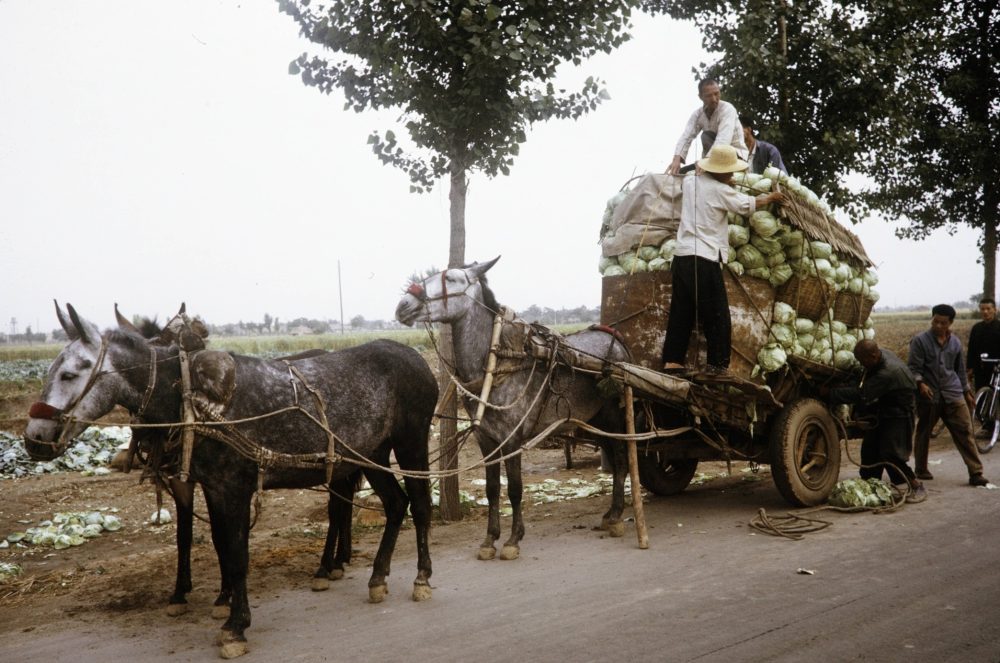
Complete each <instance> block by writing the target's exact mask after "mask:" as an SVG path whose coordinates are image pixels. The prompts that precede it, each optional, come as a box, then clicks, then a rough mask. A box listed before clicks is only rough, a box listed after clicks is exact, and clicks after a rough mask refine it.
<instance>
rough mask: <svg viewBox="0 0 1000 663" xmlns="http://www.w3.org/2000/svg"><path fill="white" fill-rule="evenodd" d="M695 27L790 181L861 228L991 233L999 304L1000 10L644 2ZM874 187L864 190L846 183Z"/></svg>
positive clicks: (989, 253)
mask: <svg viewBox="0 0 1000 663" xmlns="http://www.w3.org/2000/svg"><path fill="white" fill-rule="evenodd" d="M643 6H644V8H645V9H647V10H648V11H652V12H665V13H668V14H670V15H672V16H674V17H675V18H683V19H691V20H694V21H695V23H696V24H697V25H698V26H699V27H700V28H701V29H702V31H703V33H704V46H705V48H706V50H708V51H709V52H713V53H719V54H720V56H719V59H718V60H716V61H714V62H712V63H707V64H706V63H702V64H701V65H700V66H699V68H698V69H696V70H695V73H696V74H697V75H699V76H701V75H713V76H714V77H716V78H718V79H719V80H720V82H721V83H722V85H723V94H724V97H725V98H727V99H728V100H729V101H731V102H733V103H734V105H735V106H736V107H737V108H738V109H739V110H740V111H741V112H744V113H747V112H748V113H751V114H753V115H755V116H756V117H757V118H758V124H759V130H760V132H761V134H762V137H763V138H764V139H765V140H768V141H771V142H774V143H776V144H777V145H778V147H779V148H780V149H781V151H782V157H783V158H784V160H785V163H786V164H787V165H788V166H789V169H790V170H791V171H792V172H793V173H794V174H796V175H798V176H799V177H800V178H801V179H803V180H804V181H805V182H806V183H807V184H808V185H809V186H810V187H811V188H812V189H814V190H815V191H817V192H818V193H820V194H822V195H823V196H824V197H826V198H827V200H828V201H829V202H831V203H832V204H833V205H835V206H839V207H842V208H846V209H848V210H849V211H850V212H851V213H852V215H853V217H854V218H855V219H860V218H863V217H865V216H867V215H868V214H870V213H871V212H873V211H874V212H881V213H882V214H883V215H884V216H886V217H887V218H890V219H893V220H895V219H903V220H906V221H908V222H909V225H908V226H906V227H904V228H903V229H902V230H901V231H900V234H901V235H902V236H908V237H913V238H916V239H921V238H925V237H927V236H928V234H929V233H931V232H932V231H934V230H937V229H939V228H946V229H948V230H952V231H953V230H954V229H955V227H956V224H968V225H971V226H973V227H975V228H978V229H980V230H981V231H982V232H983V241H982V248H983V262H984V263H985V270H984V272H985V278H984V291H985V292H987V293H990V294H993V293H994V288H995V271H996V266H995V257H996V248H997V239H996V237H997V226H998V225H1000V210H998V208H1000V187H998V185H997V183H998V182H1000V162H998V161H997V159H996V154H997V153H998V151H1000V149H998V148H1000V6H998V5H997V3H996V2H995V0H994V1H990V0H962V1H959V0H909V1H906V2H902V1H898V0H888V1H883V0H842V1H839V2H829V1H826V0H801V1H800V0H795V1H793V0H770V1H768V0H746V1H742V2H736V1H735V0H647V1H646V2H644V3H643ZM851 173H860V174H863V175H866V176H868V177H867V180H868V182H869V184H868V185H866V186H865V187H864V188H863V189H862V190H855V189H852V188H850V187H849V186H848V185H847V183H846V181H845V177H846V176H847V175H849V174H851Z"/></svg>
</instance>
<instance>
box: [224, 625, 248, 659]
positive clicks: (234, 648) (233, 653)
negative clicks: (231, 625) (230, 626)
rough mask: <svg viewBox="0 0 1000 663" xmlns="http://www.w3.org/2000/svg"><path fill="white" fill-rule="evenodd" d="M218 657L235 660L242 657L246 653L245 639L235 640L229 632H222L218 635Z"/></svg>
mask: <svg viewBox="0 0 1000 663" xmlns="http://www.w3.org/2000/svg"><path fill="white" fill-rule="evenodd" d="M219 640H221V642H220V643H219V656H221V657H222V658H226V659H229V658H237V657H239V656H243V655H244V654H246V653H247V652H248V651H250V650H249V649H248V648H247V641H246V639H245V638H241V639H236V637H235V636H233V634H232V632H231V631H222V632H221V633H220V634H219Z"/></svg>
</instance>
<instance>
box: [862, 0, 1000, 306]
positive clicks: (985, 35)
mask: <svg viewBox="0 0 1000 663" xmlns="http://www.w3.org/2000/svg"><path fill="white" fill-rule="evenodd" d="M909 7H910V9H909V11H910V16H911V17H914V16H916V17H918V18H919V20H911V21H910V22H908V23H907V25H908V27H909V28H910V29H912V31H913V32H914V33H915V34H920V35H921V37H922V38H921V39H919V40H916V41H915V42H914V44H913V48H914V57H913V58H912V59H911V61H910V65H909V67H907V69H906V70H905V71H903V72H901V75H902V78H903V81H902V84H901V85H900V89H903V90H907V91H908V93H907V94H906V96H904V97H903V98H902V99H901V100H900V102H901V103H900V106H901V108H900V109H899V112H898V114H897V117H898V118H899V122H898V124H897V126H896V127H892V126H887V127H885V128H884V129H883V131H882V132H881V135H880V137H879V139H878V140H877V145H879V147H880V149H879V150H878V151H877V153H876V154H874V155H872V156H873V158H871V159H869V160H866V161H864V162H863V163H862V164H861V168H860V170H861V171H862V172H864V173H866V174H867V175H869V176H870V181H871V182H872V184H871V186H869V187H867V188H866V189H865V190H864V191H863V192H862V194H861V201H862V202H863V203H864V204H866V205H867V206H869V207H871V208H873V209H877V210H881V211H883V212H884V213H885V214H886V215H887V216H889V217H890V218H904V219H907V220H909V221H910V225H909V226H908V227H906V228H903V229H902V230H901V231H900V234H901V235H903V236H906V237H912V238H915V239H923V238H926V237H927V236H928V235H929V234H930V233H931V232H932V231H934V230H938V229H942V228H943V229H946V230H948V231H953V230H954V229H955V228H956V227H957V226H959V225H968V226H971V227H973V228H976V229H977V230H979V232H980V233H981V235H980V249H981V256H980V260H981V262H982V263H983V284H982V292H983V295H984V296H986V297H991V298H994V299H995V298H996V255H997V232H998V227H1000V159H998V155H1000V5H998V4H997V3H996V2H995V0H961V1H958V0H943V1H942V0H938V1H936V2H929V1H926V0H924V1H921V2H917V3H915V4H914V3H911V4H910V5H909ZM917 12H919V13H917ZM944 267H946V266H944Z"/></svg>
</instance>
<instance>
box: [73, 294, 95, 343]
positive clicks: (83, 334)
mask: <svg viewBox="0 0 1000 663" xmlns="http://www.w3.org/2000/svg"><path fill="white" fill-rule="evenodd" d="M66 310H67V311H69V319H70V320H72V321H73V326H74V327H76V330H77V332H79V334H80V340H81V341H83V342H84V343H87V344H88V345H100V342H101V331H100V330H99V329H98V328H97V327H96V326H95V325H94V323H92V322H89V321H87V320H84V319H83V318H82V317H80V315H79V314H78V313H77V312H76V309H75V308H73V305H72V304H69V303H67V304H66ZM66 333H67V334H69V332H66Z"/></svg>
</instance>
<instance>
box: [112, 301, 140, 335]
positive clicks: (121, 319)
mask: <svg viewBox="0 0 1000 663" xmlns="http://www.w3.org/2000/svg"><path fill="white" fill-rule="evenodd" d="M115 320H117V321H118V328H119V329H123V330H125V331H130V332H135V333H136V334H139V335H140V336H141V335H142V332H140V331H139V328H138V327H136V326H135V325H133V324H132V322H131V321H130V320H129V319H128V318H126V317H125V316H124V315H122V314H121V313H120V312H119V311H118V302H115Z"/></svg>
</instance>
